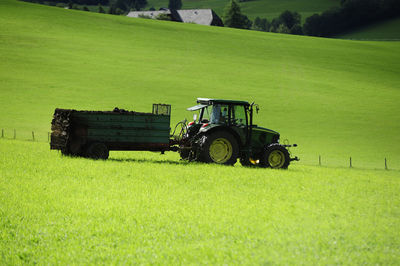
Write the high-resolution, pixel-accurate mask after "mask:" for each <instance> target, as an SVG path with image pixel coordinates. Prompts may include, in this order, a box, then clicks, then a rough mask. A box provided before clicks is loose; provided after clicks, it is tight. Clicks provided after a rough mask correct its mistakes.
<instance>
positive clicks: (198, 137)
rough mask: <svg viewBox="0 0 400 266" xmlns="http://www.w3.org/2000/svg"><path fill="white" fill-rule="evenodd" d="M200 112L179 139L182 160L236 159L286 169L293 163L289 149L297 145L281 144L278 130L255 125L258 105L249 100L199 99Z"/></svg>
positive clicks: (231, 161)
mask: <svg viewBox="0 0 400 266" xmlns="http://www.w3.org/2000/svg"><path fill="white" fill-rule="evenodd" d="M197 103H198V104H197V105H196V106H193V107H190V108H188V109H187V110H189V111H198V112H199V116H198V119H197V114H195V115H194V116H193V118H194V119H193V120H194V121H192V122H190V123H189V124H188V125H187V130H186V132H185V133H184V134H183V137H182V139H181V140H180V141H179V143H180V144H179V153H180V155H181V158H182V159H187V160H189V161H200V162H206V163H217V164H226V165H233V164H235V163H236V161H237V159H238V158H239V159H240V163H241V164H242V165H244V166H259V167H271V168H277V169H278V168H283V169H286V168H287V167H288V166H289V164H290V162H291V161H293V160H296V161H297V160H299V159H298V158H297V157H294V158H290V153H289V151H288V149H287V148H289V147H296V146H297V145H296V144H293V145H289V144H285V145H282V144H279V136H280V135H279V133H278V132H276V131H273V130H270V129H266V128H262V127H258V126H256V125H253V113H254V109H255V110H256V111H257V112H258V105H255V104H254V103H252V104H250V103H248V102H246V101H232V100H217V99H206V98H198V99H197Z"/></svg>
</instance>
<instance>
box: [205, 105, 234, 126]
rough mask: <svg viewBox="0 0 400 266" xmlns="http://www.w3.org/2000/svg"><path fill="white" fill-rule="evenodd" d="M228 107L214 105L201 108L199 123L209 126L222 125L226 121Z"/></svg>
mask: <svg viewBox="0 0 400 266" xmlns="http://www.w3.org/2000/svg"><path fill="white" fill-rule="evenodd" d="M228 110H229V109H228V105H223V104H214V105H209V106H206V107H204V108H203V110H202V112H201V120H200V121H201V122H202V123H210V124H223V123H227V121H228Z"/></svg>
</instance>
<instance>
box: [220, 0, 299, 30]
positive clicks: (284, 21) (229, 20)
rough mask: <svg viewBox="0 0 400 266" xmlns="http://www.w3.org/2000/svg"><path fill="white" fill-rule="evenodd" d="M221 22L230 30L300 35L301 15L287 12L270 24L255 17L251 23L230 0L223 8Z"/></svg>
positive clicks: (233, 0)
mask: <svg viewBox="0 0 400 266" xmlns="http://www.w3.org/2000/svg"><path fill="white" fill-rule="evenodd" d="M223 21H224V24H225V26H226V27H231V28H238V29H253V30H258V31H270V32H279V33H290V34H302V28H301V25H300V22H301V15H300V14H299V13H297V12H291V11H288V10H287V11H284V12H283V13H282V14H280V16H279V17H277V18H274V19H273V20H272V21H271V22H269V21H268V20H267V19H266V18H260V17H256V19H255V20H254V21H253V22H252V21H251V20H250V19H249V18H248V17H247V16H246V15H244V14H242V12H241V11H240V6H239V4H238V3H237V2H236V1H235V0H231V2H230V3H229V5H227V7H226V8H225V13H224V16H223Z"/></svg>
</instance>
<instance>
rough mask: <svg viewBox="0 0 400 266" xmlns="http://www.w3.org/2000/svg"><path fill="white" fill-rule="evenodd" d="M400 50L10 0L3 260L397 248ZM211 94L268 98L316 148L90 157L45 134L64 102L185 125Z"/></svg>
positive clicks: (332, 255)
mask: <svg viewBox="0 0 400 266" xmlns="http://www.w3.org/2000/svg"><path fill="white" fill-rule="evenodd" d="M399 51H400V43H399V42H372V41H365V42H364V41H363V42H360V41H349V40H335V39H324V38H311V37H304V36H291V35H281V34H273V33H263V32H255V31H243V30H236V29H229V28H218V27H206V26H200V25H193V24H179V23H173V22H166V21H153V20H145V19H132V18H126V17H120V16H112V15H106V14H96V13H89V12H83V11H76V10H64V9H61V8H56V7H48V6H43V5H35V4H30V3H24V2H18V1H14V0H4V1H0V106H1V108H2V109H1V111H2V112H1V115H0V128H4V129H5V134H6V138H3V139H0V193H1V197H0V215H1V227H0V228H1V229H0V236H1V241H0V245H1V249H0V252H1V257H0V264H19V263H30V264H33V263H40V264H66V263H70V264H98V263H107V264H108V263H121V264H122V263H132V264H133V263H148V264H151V263H155V264H161V263H163V264H177V263H178V264H190V263H197V262H198V263H204V264H205V263H210V264H211V263H212V264H223V263H229V264H235V263H237V264H239V263H243V264H295V263H296V264H316V263H322V264H398V263H399V239H400V238H399V233H398V230H397V228H399V214H400V212H399V206H400V205H399V195H398V191H399V177H400V175H399V171H398V170H399V169H400V154H399V152H398V151H399V150H400V134H399V132H400V123H399V120H400V119H399V118H400V115H399V114H400V106H399V104H398V103H399V100H400V92H399V87H400V77H399V72H400V66H399V64H398V62H399V59H400V53H399ZM196 97H210V98H225V99H241V100H248V101H250V102H252V101H256V102H257V103H258V104H259V105H260V107H261V110H260V112H259V114H258V115H257V116H256V123H257V124H259V125H262V126H265V127H268V128H271V129H274V130H277V131H278V132H280V133H281V139H286V138H287V139H289V140H290V141H291V142H292V143H297V144H299V147H298V148H296V150H293V153H294V155H297V156H299V157H300V158H301V161H300V162H298V163H294V164H293V165H291V166H290V167H289V170H288V171H274V170H268V169H248V168H244V167H241V166H239V165H236V166H235V167H224V166H216V165H205V164H187V163H185V162H181V161H179V158H178V155H177V154H176V153H168V154H166V155H164V156H161V155H159V154H154V153H148V152H112V153H111V156H110V160H108V161H93V160H87V159H80V158H70V157H63V156H61V155H60V154H59V153H58V152H56V151H50V150H49V145H48V144H47V143H45V141H46V140H47V132H48V131H50V123H51V119H52V114H53V112H54V109H55V108H57V107H59V108H73V109H86V110H112V109H113V108H114V107H119V108H124V109H128V110H136V111H148V112H149V111H151V104H152V103H169V104H171V105H172V125H171V126H174V125H175V123H177V122H178V121H180V120H183V119H184V118H189V119H190V118H191V117H192V114H191V113H190V112H187V111H185V108H186V107H189V106H192V105H194V104H195V99H196ZM13 129H16V130H17V132H18V135H17V139H20V140H21V139H25V140H26V139H29V138H31V132H32V131H35V133H36V136H37V139H38V140H40V142H29V141H20V140H9V139H7V138H12V134H13V133H12V132H13ZM318 155H321V156H322V159H323V161H322V163H323V167H319V166H316V165H317V164H318ZM349 156H352V157H353V165H354V168H353V169H349V168H348V158H349ZM385 157H387V158H388V162H389V169H390V170H388V171H385V170H374V169H375V168H376V169H383V159H384V158H385Z"/></svg>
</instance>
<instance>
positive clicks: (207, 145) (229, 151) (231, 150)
mask: <svg viewBox="0 0 400 266" xmlns="http://www.w3.org/2000/svg"><path fill="white" fill-rule="evenodd" d="M203 138H204V139H203V140H202V144H201V146H200V149H201V150H200V160H201V161H203V162H206V163H217V164H226V165H234V164H235V163H236V161H237V158H238V156H239V145H238V143H237V141H236V139H235V137H233V136H232V134H230V133H229V132H226V131H216V132H213V133H210V134H207V135H205V136H203Z"/></svg>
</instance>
